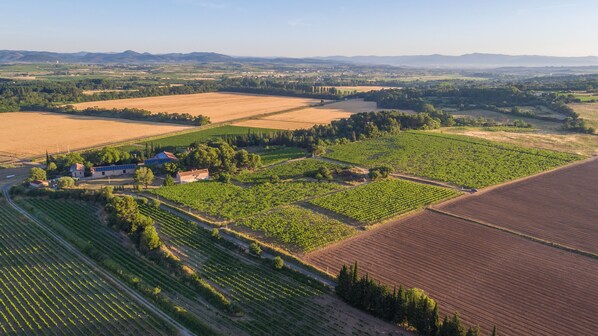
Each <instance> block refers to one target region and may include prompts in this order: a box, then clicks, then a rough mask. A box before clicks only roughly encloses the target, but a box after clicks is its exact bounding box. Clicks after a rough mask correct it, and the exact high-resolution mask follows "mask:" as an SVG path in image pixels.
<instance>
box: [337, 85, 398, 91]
mask: <svg viewBox="0 0 598 336" xmlns="http://www.w3.org/2000/svg"><path fill="white" fill-rule="evenodd" d="M326 87H335V88H336V89H337V90H340V91H342V92H355V91H357V92H368V91H378V90H383V89H400V88H399V87H389V86H326Z"/></svg>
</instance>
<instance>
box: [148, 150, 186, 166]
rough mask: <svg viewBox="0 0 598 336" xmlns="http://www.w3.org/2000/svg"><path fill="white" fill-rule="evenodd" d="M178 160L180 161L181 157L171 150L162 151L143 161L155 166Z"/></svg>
mask: <svg viewBox="0 0 598 336" xmlns="http://www.w3.org/2000/svg"><path fill="white" fill-rule="evenodd" d="M177 161H179V159H178V158H177V157H176V156H174V154H172V153H171V152H161V153H158V154H156V155H154V157H152V158H149V159H147V160H145V161H144V162H143V163H144V164H145V165H146V166H154V165H155V166H157V165H162V164H165V163H169V162H177Z"/></svg>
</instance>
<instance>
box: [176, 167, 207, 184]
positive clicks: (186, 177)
mask: <svg viewBox="0 0 598 336" xmlns="http://www.w3.org/2000/svg"><path fill="white" fill-rule="evenodd" d="M209 178H210V172H209V171H208V170H207V169H194V170H190V171H186V172H178V173H177V174H176V178H175V179H174V182H175V183H179V184H183V183H191V182H197V181H202V180H207V179H209Z"/></svg>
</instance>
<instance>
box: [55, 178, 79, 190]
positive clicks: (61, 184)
mask: <svg viewBox="0 0 598 336" xmlns="http://www.w3.org/2000/svg"><path fill="white" fill-rule="evenodd" d="M74 186H75V180H74V179H73V178H72V177H68V176H63V177H61V178H59V179H58V188H59V189H65V188H72V187H74Z"/></svg>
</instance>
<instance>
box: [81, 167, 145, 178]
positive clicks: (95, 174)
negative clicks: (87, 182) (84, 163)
mask: <svg viewBox="0 0 598 336" xmlns="http://www.w3.org/2000/svg"><path fill="white" fill-rule="evenodd" d="M134 172H135V169H119V170H108V171H99V172H98V171H96V172H93V173H92V174H91V178H102V177H108V176H119V175H125V174H133V173H134ZM102 173H103V174H102Z"/></svg>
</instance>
